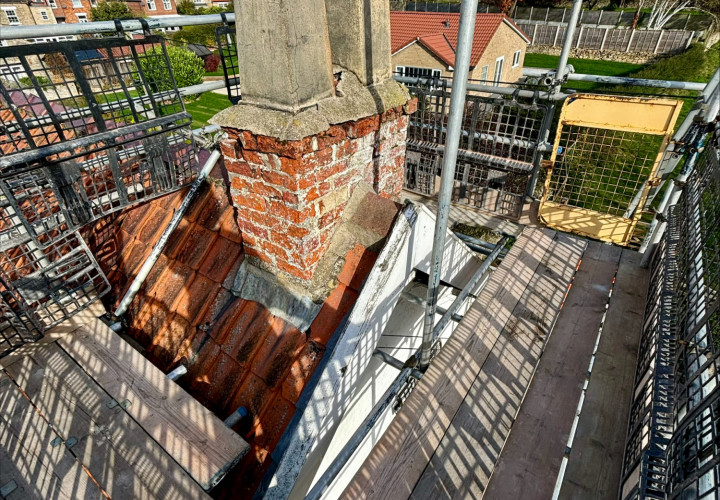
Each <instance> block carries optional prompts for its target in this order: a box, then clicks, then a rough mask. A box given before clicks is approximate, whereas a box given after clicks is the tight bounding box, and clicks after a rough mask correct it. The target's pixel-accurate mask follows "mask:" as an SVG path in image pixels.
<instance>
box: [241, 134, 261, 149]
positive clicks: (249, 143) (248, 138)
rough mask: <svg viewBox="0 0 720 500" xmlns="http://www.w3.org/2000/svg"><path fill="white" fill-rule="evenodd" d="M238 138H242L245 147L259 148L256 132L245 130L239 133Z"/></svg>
mask: <svg viewBox="0 0 720 500" xmlns="http://www.w3.org/2000/svg"><path fill="white" fill-rule="evenodd" d="M238 139H239V140H240V143H241V144H242V147H243V149H257V148H258V145H257V139H256V138H255V134H253V133H252V132H249V131H247V130H243V131H242V133H241V134H239V136H238Z"/></svg>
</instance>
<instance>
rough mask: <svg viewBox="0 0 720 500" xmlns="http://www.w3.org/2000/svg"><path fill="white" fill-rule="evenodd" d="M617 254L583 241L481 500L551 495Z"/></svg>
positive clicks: (617, 250)
mask: <svg viewBox="0 0 720 500" xmlns="http://www.w3.org/2000/svg"><path fill="white" fill-rule="evenodd" d="M621 254H622V249H620V248H619V247H616V246H611V245H604V244H602V243H598V242H594V241H591V242H589V243H588V248H587V250H586V251H585V254H584V255H583V258H582V262H581V264H580V268H579V269H578V272H577V274H576V275H575V279H574V280H573V286H572V288H571V289H570V292H569V293H568V296H567V299H566V301H565V306H564V307H563V309H562V311H561V312H560V315H559V316H558V320H557V323H556V325H555V328H554V329H553V332H552V336H551V338H550V341H549V342H548V343H547V345H546V348H545V351H544V352H543V355H542V357H541V358H540V362H539V363H538V368H537V372H536V373H535V376H534V377H533V380H532V383H531V384H530V388H529V389H528V393H527V395H526V396H525V401H523V404H522V407H521V408H520V412H519V413H518V416H517V418H516V419H515V422H514V423H513V427H512V431H511V432H510V437H509V438H508V440H507V443H505V447H504V448H503V450H502V453H501V454H500V459H499V460H498V462H497V464H496V465H495V470H494V472H493V475H492V477H491V478H490V482H489V484H488V487H487V490H486V491H485V492H484V495H483V499H485V500H491V499H492V500H505V499H508V498H551V497H552V494H553V489H554V487H555V481H556V478H557V476H558V473H559V471H560V465H561V463H562V458H563V455H564V453H565V447H566V445H567V442H568V436H569V434H570V430H571V428H572V423H573V419H574V417H575V413H576V409H577V406H578V401H579V400H580V396H581V393H582V389H583V383H584V380H585V378H586V375H587V371H588V366H589V364H590V359H591V358H592V353H593V348H594V346H595V342H596V340H597V337H598V332H599V331H600V327H601V325H602V324H603V317H604V315H605V311H606V307H607V304H608V300H610V291H611V289H612V287H613V279H614V278H615V274H616V273H617V270H618V265H619V262H620V255H621ZM613 411H614V410H613ZM622 428H623V426H622V425H620V426H619V427H618V429H619V430H621V429H622ZM622 433H623V432H622V430H621V432H620V434H622ZM618 472H619V468H618Z"/></svg>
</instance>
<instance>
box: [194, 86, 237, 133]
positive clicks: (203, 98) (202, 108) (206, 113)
mask: <svg viewBox="0 0 720 500" xmlns="http://www.w3.org/2000/svg"><path fill="white" fill-rule="evenodd" d="M231 105H232V104H231V103H230V101H229V100H228V98H227V96H226V95H223V94H216V93H215V92H205V93H204V94H201V95H200V98H199V99H197V100H196V101H192V102H187V103H185V109H187V112H188V113H190V114H191V115H192V117H193V122H192V127H193V128H199V127H202V126H203V125H207V124H208V120H209V119H210V118H211V117H212V116H213V115H215V114H216V113H218V112H219V111H222V110H223V109H225V108H229V107H230V106H231Z"/></svg>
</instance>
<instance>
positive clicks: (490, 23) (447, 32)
mask: <svg viewBox="0 0 720 500" xmlns="http://www.w3.org/2000/svg"><path fill="white" fill-rule="evenodd" d="M503 22H505V23H507V24H509V25H510V26H511V27H513V29H515V30H517V31H518V32H519V33H522V30H520V28H519V27H518V26H517V25H516V24H515V23H513V22H512V21H511V20H510V19H509V18H508V17H507V16H505V15H504V14H478V15H477V17H476V19H475V34H474V37H473V44H472V51H471V53H470V67H475V66H476V65H477V63H478V61H479V60H480V57H482V55H483V53H484V52H485V49H486V48H487V46H488V44H489V43H490V40H492V37H493V36H494V35H495V32H496V31H497V29H498V27H499V26H500V24H501V23H503ZM459 24H460V14H458V13H445V12H399V11H397V12H396V11H393V12H390V46H391V47H390V51H391V53H393V54H395V53H396V52H397V51H399V50H400V49H402V48H404V47H407V46H408V45H410V44H412V43H413V42H416V41H418V42H420V43H421V44H423V45H424V46H425V47H427V48H428V49H429V50H430V51H432V52H433V53H434V54H435V55H436V56H437V57H438V58H440V59H441V60H442V61H443V62H445V63H446V64H447V65H448V66H454V65H455V52H456V51H457V34H458V27H459ZM522 36H524V39H525V41H526V42H529V40H527V36H525V35H524V34H523V35H522Z"/></svg>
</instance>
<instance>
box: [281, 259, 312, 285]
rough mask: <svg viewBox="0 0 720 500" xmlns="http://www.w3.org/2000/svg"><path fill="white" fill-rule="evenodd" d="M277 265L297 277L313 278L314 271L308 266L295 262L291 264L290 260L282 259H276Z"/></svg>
mask: <svg viewBox="0 0 720 500" xmlns="http://www.w3.org/2000/svg"><path fill="white" fill-rule="evenodd" d="M276 265H277V266H278V268H279V269H280V270H281V271H285V272H286V273H288V274H290V275H291V276H295V277H296V278H300V279H303V280H309V279H310V278H312V272H311V271H310V270H308V269H307V268H301V267H298V266H295V265H293V264H290V263H289V262H285V261H283V260H282V259H278V260H277V261H276Z"/></svg>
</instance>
